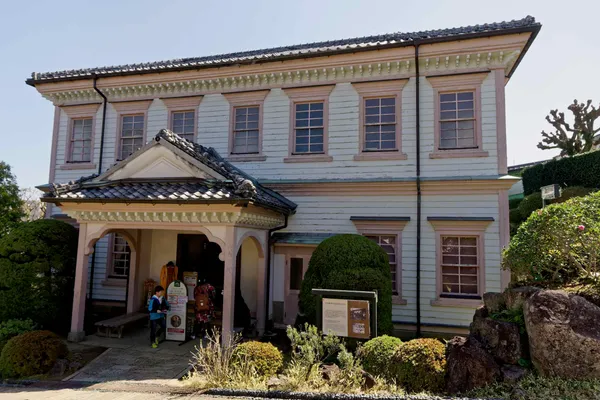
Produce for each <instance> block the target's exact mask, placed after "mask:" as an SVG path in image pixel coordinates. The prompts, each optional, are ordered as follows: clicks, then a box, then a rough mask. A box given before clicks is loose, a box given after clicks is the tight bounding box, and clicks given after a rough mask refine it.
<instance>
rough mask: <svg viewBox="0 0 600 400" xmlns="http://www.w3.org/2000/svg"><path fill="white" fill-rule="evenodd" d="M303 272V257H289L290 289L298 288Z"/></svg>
mask: <svg viewBox="0 0 600 400" xmlns="http://www.w3.org/2000/svg"><path fill="white" fill-rule="evenodd" d="M303 272H304V259H302V258H297V257H291V258H290V290H300V286H301V285H302V278H303V275H304V274H303Z"/></svg>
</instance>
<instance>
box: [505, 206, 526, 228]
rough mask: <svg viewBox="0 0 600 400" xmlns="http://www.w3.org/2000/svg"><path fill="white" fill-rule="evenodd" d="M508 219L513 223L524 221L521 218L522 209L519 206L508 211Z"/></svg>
mask: <svg viewBox="0 0 600 400" xmlns="http://www.w3.org/2000/svg"><path fill="white" fill-rule="evenodd" d="M508 219H509V221H510V223H511V224H520V223H521V222H523V218H521V211H519V209H518V208H514V209H512V210H510V211H509V212H508Z"/></svg>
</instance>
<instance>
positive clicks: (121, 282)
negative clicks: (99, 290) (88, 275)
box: [102, 278, 127, 287]
mask: <svg viewBox="0 0 600 400" xmlns="http://www.w3.org/2000/svg"><path fill="white" fill-rule="evenodd" d="M102 286H116V287H125V286H127V279H117V278H108V279H105V280H103V281H102Z"/></svg>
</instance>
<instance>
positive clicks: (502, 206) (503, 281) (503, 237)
mask: <svg viewBox="0 0 600 400" xmlns="http://www.w3.org/2000/svg"><path fill="white" fill-rule="evenodd" d="M498 220H499V221H498V222H499V225H500V252H502V251H503V250H504V248H505V247H506V246H508V243H509V242H510V220H509V209H508V190H499V191H498ZM500 259H502V253H500ZM509 284H510V271H509V270H504V269H502V270H500V290H504V289H506V288H507V287H508V285H509Z"/></svg>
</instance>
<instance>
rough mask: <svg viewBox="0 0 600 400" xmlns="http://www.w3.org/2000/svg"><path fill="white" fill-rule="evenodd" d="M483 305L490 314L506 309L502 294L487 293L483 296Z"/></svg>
mask: <svg viewBox="0 0 600 400" xmlns="http://www.w3.org/2000/svg"><path fill="white" fill-rule="evenodd" d="M483 304H485V307H486V308H487V309H488V311H489V312H490V313H492V314H493V313H497V312H500V311H502V310H504V309H505V308H506V302H505V301H504V295H503V294H502V293H496V292H487V293H484V294H483Z"/></svg>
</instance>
